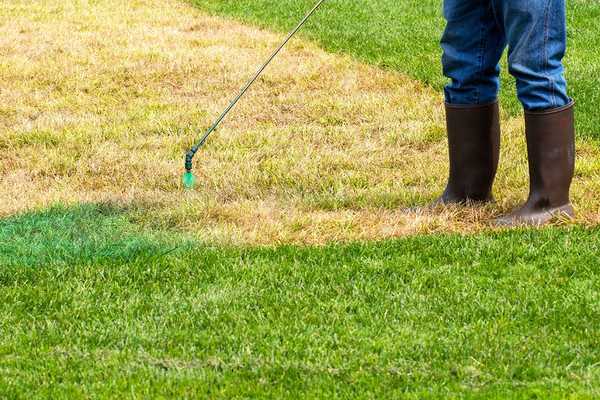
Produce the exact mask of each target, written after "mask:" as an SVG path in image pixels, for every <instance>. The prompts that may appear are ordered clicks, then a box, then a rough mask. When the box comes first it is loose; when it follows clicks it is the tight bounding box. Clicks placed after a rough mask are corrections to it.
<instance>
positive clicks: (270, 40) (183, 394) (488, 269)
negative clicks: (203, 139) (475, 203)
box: [0, 0, 600, 399]
mask: <svg viewBox="0 0 600 400" xmlns="http://www.w3.org/2000/svg"><path fill="white" fill-rule="evenodd" d="M243 3H246V5H247V8H246V11H247V13H246V14H245V19H244V21H246V22H248V21H249V22H252V24H246V23H241V22H240V21H235V20H232V19H231V18H230V17H231V16H236V17H238V18H241V14H240V12H241V10H242V9H241V8H239V7H238V6H236V4H243ZM376 3H377V2H372V3H367V4H366V6H365V7H367V8H361V7H359V6H358V3H353V2H348V4H344V3H341V2H338V3H337V4H336V2H331V3H329V4H328V5H327V8H326V9H324V13H322V14H320V16H319V17H318V18H321V19H317V20H316V21H314V23H312V24H311V25H310V26H309V27H308V28H309V29H308V30H307V31H306V32H305V33H304V35H303V38H300V39H298V40H294V41H293V43H290V46H289V47H288V48H287V49H286V51H285V52H283V53H282V54H281V57H279V58H278V59H277V61H276V62H275V63H274V64H273V65H272V66H271V67H270V68H269V70H268V71H267V74H266V75H265V76H264V77H263V78H262V79H261V80H260V81H259V82H258V84H257V86H256V87H255V88H253V90H252V92H251V93H250V95H249V97H248V98H246V99H245V100H244V101H243V102H242V103H241V104H240V105H239V107H238V108H236V112H235V113H234V114H233V115H231V117H230V118H228V119H227V120H226V122H225V124H224V125H223V127H222V129H220V130H219V131H218V132H217V133H216V134H215V136H214V137H213V138H212V139H211V140H210V142H209V144H208V147H207V148H206V149H205V150H204V151H202V152H201V153H200V154H199V155H198V158H197V161H196V165H195V167H196V171H197V172H198V174H199V177H200V183H199V185H198V188H197V189H196V190H195V191H187V192H185V191H183V190H182V188H181V184H180V174H181V172H182V168H183V154H184V151H185V149H186V147H187V146H189V144H190V143H191V142H192V141H193V139H194V138H195V136H196V135H198V134H199V133H200V132H201V131H202V129H203V128H204V127H206V126H207V124H209V123H210V121H211V119H212V118H213V117H214V116H215V114H217V113H218V111H219V110H220V109H221V108H222V107H223V106H224V105H225V104H226V102H227V100H229V97H230V95H231V93H233V92H234V91H235V90H236V89H237V88H239V86H240V85H241V84H242V83H243V81H244V80H245V78H246V77H247V76H248V75H249V74H250V73H251V72H253V70H254V68H255V65H257V64H258V63H259V62H260V61H261V59H262V58H264V56H265V55H266V54H268V53H269V51H270V50H271V49H272V48H273V47H274V46H275V45H276V44H277V43H278V41H280V39H281V34H280V33H273V32H271V31H269V30H266V29H259V28H257V27H256V26H253V24H260V25H261V26H262V27H265V28H267V27H268V28H270V29H274V30H284V27H285V28H287V27H288V25H289V24H290V22H291V21H292V20H293V19H295V18H296V16H297V14H299V13H300V14H301V13H302V10H303V9H304V8H305V7H306V5H307V2H304V1H298V2H287V0H282V1H280V2H277V5H278V6H277V7H275V8H269V7H264V5H265V4H266V3H264V2H262V1H261V0H256V1H253V2H222V1H221V2H219V1H215V2H211V3H204V5H205V6H210V7H212V8H211V9H210V12H211V13H212V15H211V14H208V13H207V11H206V9H205V10H202V8H200V9H199V8H197V7H193V6H192V5H191V4H190V3H189V2H186V1H183V0H181V1H180V0H146V1H144V2H128V3H124V2H122V1H121V0H98V1H94V2H88V1H79V0H76V1H71V2H64V1H62V0H43V1H42V0H36V1H29V0H27V1H25V0H16V1H11V2H3V3H0V81H1V82H2V88H0V309H1V311H0V398H23V399H31V398H53V399H54V398H69V399H70V398H115V397H116V398H156V397H158V398H160V397H162V398H401V397H405V398H414V399H421V398H459V397H461V398H523V399H525V398H528V399H529V398H557V399H559V398H560V399H562V398H566V397H572V398H598V397H600V392H599V389H598V384H597V383H598V382H599V380H600V350H599V349H600V346H598V344H599V343H600V336H599V332H600V331H598V329H596V327H597V326H600V308H599V307H598V304H600V302H599V300H600V299H599V297H598V293H600V291H599V289H600V270H599V269H598V265H599V264H600V262H599V261H600V260H599V258H600V249H599V246H600V241H599V236H600V231H599V230H598V228H597V227H596V226H597V224H598V221H599V219H600V214H599V213H598V210H599V209H600V199H599V198H598V196H597V193H598V192H599V190H600V175H599V174H598V170H599V169H598V168H599V166H600V149H599V148H598V147H597V145H596V144H595V142H594V141H593V140H592V139H590V138H591V137H592V136H594V135H593V131H591V130H588V131H587V132H588V133H589V134H588V133H586V134H584V135H583V136H587V138H583V137H582V138H580V139H579V142H578V166H577V176H576V180H575V185H574V189H573V197H574V201H575V204H576V206H577V208H578V212H579V214H578V217H577V220H576V221H575V223H574V224H568V225H566V226H560V225H558V224H557V225H556V226H551V227H549V228H545V229H540V230H515V231H497V230H493V229H491V228H490V227H489V226H488V225H487V223H486V221H487V220H489V218H491V217H493V216H494V215H497V214H499V213H501V212H503V211H505V210H507V209H508V208H510V207H513V206H514V205H515V204H517V203H518V202H520V201H522V200H523V198H524V196H525V195H526V190H527V184H526V183H527V170H526V159H525V156H524V143H523V125H522V121H521V119H520V118H519V116H518V115H515V114H514V113H513V112H512V111H511V108H510V102H508V103H506V104H508V107H507V108H506V109H505V111H506V112H505V113H504V114H503V124H504V127H505V132H504V136H503V140H504V142H503V153H502V165H501V169H500V171H499V176H498V183H497V185H496V187H495V194H496V197H497V198H498V203H496V204H493V205H490V206H487V207H481V208H474V209H461V208H446V209H439V210H428V211H415V210H414V209H411V208H410V207H413V206H418V205H422V204H426V203H427V202H429V201H431V200H432V199H433V198H435V196H437V195H438V194H439V193H440V191H441V190H442V188H443V184H444V178H445V176H446V168H447V166H446V163H447V161H446V157H447V153H446V151H447V150H446V144H445V137H444V121H443V110H442V106H441V101H442V98H441V95H440V93H439V87H440V85H441V82H442V81H441V78H440V77H439V76H438V75H436V74H437V73H436V68H437V67H435V65H437V53H436V52H437V47H436V46H437V45H436V44H435V41H436V40H437V39H436V35H437V33H438V32H439V29H440V22H441V21H440V19H439V15H437V7H438V6H437V5H435V3H428V2H422V3H418V4H417V3H416V2H415V3H414V5H413V7H412V8H410V7H406V8H404V10H410V9H413V10H415V9H416V8H415V7H421V6H422V8H420V9H419V10H420V13H422V14H423V15H427V16H428V17H427V18H425V19H423V21H421V22H418V21H417V19H415V18H408V17H407V21H411V22H410V23H412V25H410V24H409V23H408V22H407V24H408V25H407V24H400V25H401V26H402V27H401V28H397V29H402V30H405V31H406V32H412V33H413V34H414V35H420V36H419V38H420V39H419V40H408V39H406V36H397V38H396V39H395V40H396V44H395V45H390V47H388V48H386V50H384V51H380V50H379V49H381V48H382V46H383V45H384V44H387V43H388V42H389V41H388V40H385V36H382V35H384V34H383V33H382V32H384V31H386V30H387V29H388V28H387V27H388V25H386V24H385V21H386V19H387V18H392V17H391V16H388V15H387V14H388V13H393V12H397V11H394V10H396V8H394V7H392V6H393V4H396V3H392V2H387V3H385V2H381V4H382V7H376V6H375V4H376ZM386 4H387V6H385V5H386ZM592 4H593V3H591V2H571V5H570V7H571V13H570V18H576V19H578V20H580V21H582V22H581V23H580V24H579V25H578V26H579V28H578V29H581V30H580V32H582V33H581V34H584V35H587V34H588V33H586V32H588V31H589V27H588V28H586V27H585V26H586V25H585V24H586V23H590V21H591V20H590V19H589V16H590V15H593V12H594V11H595V10H596V8H595V7H596V6H593V5H592ZM200 5H201V6H202V4H200ZM271 6H273V5H272V4H271ZM286 6H289V7H286ZM279 7H280V8H279ZM345 7H348V9H349V10H351V9H354V12H355V13H356V14H357V15H362V16H363V17H362V18H360V19H353V21H354V22H353V23H352V24H350V23H347V25H348V26H347V29H346V30H345V32H347V35H349V36H339V37H338V36H336V35H334V34H333V33H331V32H329V33H327V32H324V31H320V30H319V29H317V27H319V26H324V25H323V24H322V23H320V22H319V21H323V20H322V18H330V19H331V21H332V22H331V23H330V24H329V25H328V26H331V27H332V29H333V28H335V27H336V26H337V28H335V29H338V30H339V29H341V26H342V24H341V22H339V21H343V20H344V14H343V13H344V12H346V11H343V10H344V9H345ZM369 9H372V10H375V9H377V10H379V12H381V10H384V11H385V12H384V13H383V14H382V19H379V21H380V24H379V25H377V24H375V25H373V24H368V26H369V29H371V31H370V33H369V34H368V35H367V36H365V37H361V36H360V35H362V34H363V33H361V32H364V29H365V28H364V27H365V26H367V25H366V19H367V18H372V17H371V14H369V13H367V11H368V10H369ZM277 10H279V11H277ZM214 14H218V15H214ZM429 16H431V18H429ZM346 20H347V21H349V20H350V19H347V18H346ZM335 21H338V22H335ZM360 21H362V22H360ZM419 23H425V24H430V25H417V24H419ZM361 24H362V25H361ZM353 32H354V33H353ZM327 35H331V36H336V37H338V39H337V40H338V41H337V42H334V41H329V40H326V38H327V37H328V36H327ZM352 35H354V36H352ZM356 35H358V36H356ZM577 35H579V33H576V36H577ZM367 37H368V38H367ZM353 38H354V39H353ZM403 38H404V39H403ZM363 39H364V40H363ZM367 39H368V40H367ZM579 40H581V39H579ZM593 40H595V39H593V38H591V37H590V39H589V41H588V42H589V43H590V45H589V48H592V49H593V48H594V44H593V43H594V42H592V41H593ZM358 43H360V46H359V45H358ZM579 43H582V42H581V41H580V42H579ZM392 44H393V43H392ZM394 46H396V47H394ZM397 46H401V47H402V46H403V47H406V48H407V49H408V48H411V49H414V48H415V47H418V46H422V49H421V50H422V55H423V56H422V57H424V58H423V59H421V61H419V60H418V59H414V58H405V59H402V57H401V56H398V55H397V54H399V52H397V50H394V49H397V48H398V47H397ZM322 47H325V49H326V50H323V48H322ZM383 47H385V46H383ZM575 47H576V46H575ZM581 47H585V46H583V45H581ZM596 48H597V47H596ZM375 49H378V50H375ZM581 51H582V54H583V53H585V52H584V51H583V50H581ZM394 53H396V55H394ZM588 53H589V51H588ZM590 54H591V53H590ZM375 57H381V59H379V60H378V59H376V58H375ZM427 57H430V58H429V60H428V61H427ZM418 62H422V63H423V66H424V67H425V68H423V69H420V70H419V72H418V73H422V75H415V73H410V72H411V71H410V68H409V66H410V63H418ZM599 65H600V64H599V62H598V60H597V59H591V58H590V62H589V64H588V65H587V66H586V68H588V69H589V71H598V68H599ZM382 67H385V68H382ZM427 71H429V72H427ZM582 77H583V75H582ZM594 79H596V78H595V76H593V75H591V74H590V75H589V76H588V77H587V81H586V80H585V79H583V78H582V80H581V87H582V88H583V89H577V87H574V90H575V91H578V93H580V95H579V97H580V98H581V97H582V96H584V94H585V93H587V92H586V90H587V89H585V88H588V87H589V88H593V87H596V86H597V85H595V84H594ZM594 95H597V92H594V91H591V90H590V91H589V96H594ZM586 96H587V95H586ZM504 99H505V100H507V99H508V98H507V97H505V98H504ZM584 103H585V102H584ZM582 107H583V112H582V114H583V115H584V118H582V120H583V121H584V122H583V124H584V132H585V124H588V122H585V121H587V120H591V119H593V116H591V114H589V113H588V112H587V111H585V107H586V105H585V104H584V105H583V106H582Z"/></svg>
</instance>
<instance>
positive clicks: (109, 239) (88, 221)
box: [0, 204, 187, 267]
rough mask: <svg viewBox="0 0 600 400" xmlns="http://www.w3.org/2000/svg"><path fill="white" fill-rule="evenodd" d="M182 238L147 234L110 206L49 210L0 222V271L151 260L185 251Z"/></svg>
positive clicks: (122, 209) (124, 212)
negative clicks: (12, 268) (17, 267)
mask: <svg viewBox="0 0 600 400" xmlns="http://www.w3.org/2000/svg"><path fill="white" fill-rule="evenodd" d="M186 243H187V242H186V240H185V238H184V237H182V236H181V235H177V234H169V235H167V233H166V232H158V231H149V230H147V229H143V228H142V227H140V226H138V225H136V224H135V223H133V222H132V221H131V219H130V215H129V210H128V209H127V208H125V207H120V206H116V205H113V204H83V205H77V206H72V207H65V206H59V205H58V206H53V207H51V208H49V209H47V210H43V211H37V212H29V213H25V214H21V215H16V216H12V217H9V218H6V219H2V220H0V265H2V266H29V267H40V266H46V267H49V266H66V265H80V264H86V265H90V264H105V263H107V262H110V263H125V262H127V261H131V260H134V259H140V258H142V259H143V258H147V259H149V260H150V259H153V258H155V257H160V256H161V254H167V253H169V252H171V251H174V250H176V249H178V248H180V247H182V246H185V245H186Z"/></svg>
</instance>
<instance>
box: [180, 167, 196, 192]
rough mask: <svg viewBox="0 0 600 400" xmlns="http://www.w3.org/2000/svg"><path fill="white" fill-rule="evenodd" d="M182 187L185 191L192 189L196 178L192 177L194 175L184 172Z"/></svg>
mask: <svg viewBox="0 0 600 400" xmlns="http://www.w3.org/2000/svg"><path fill="white" fill-rule="evenodd" d="M182 181H183V187H185V188H186V189H192V188H193V187H194V184H195V183H196V177H195V176H194V174H193V173H192V172H190V171H186V172H185V173H184V174H183V179H182Z"/></svg>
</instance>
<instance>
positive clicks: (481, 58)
mask: <svg viewBox="0 0 600 400" xmlns="http://www.w3.org/2000/svg"><path fill="white" fill-rule="evenodd" d="M481 9H482V10H483V11H482V15H481V17H480V21H479V22H480V23H481V28H480V30H479V34H480V40H479V60H478V61H479V65H478V73H479V75H482V74H483V64H484V57H485V47H486V42H487V35H486V34H485V24H484V23H483V18H484V16H485V15H483V12H485V9H484V8H483V7H482V8H481ZM480 92H481V90H480V89H479V88H477V90H476V91H475V93H476V98H475V104H479V102H480V101H481V93H480Z"/></svg>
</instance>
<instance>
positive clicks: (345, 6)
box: [192, 0, 600, 139]
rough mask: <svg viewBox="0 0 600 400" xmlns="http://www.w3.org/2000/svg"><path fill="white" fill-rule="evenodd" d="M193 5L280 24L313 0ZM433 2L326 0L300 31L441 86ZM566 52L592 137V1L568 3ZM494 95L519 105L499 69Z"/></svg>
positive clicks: (598, 11)
mask: <svg viewBox="0 0 600 400" xmlns="http://www.w3.org/2000/svg"><path fill="white" fill-rule="evenodd" d="M192 2H193V3H194V4H196V5H198V6H199V7H201V8H203V9H205V10H208V11H211V12H214V13H218V14H224V15H227V16H233V17H236V18H239V19H241V20H243V21H249V22H252V23H254V24H257V25H259V26H262V27H267V28H274V29H277V30H280V31H285V30H288V29H289V28H290V27H291V26H293V25H294V24H295V23H296V22H297V20H298V19H299V18H300V16H301V15H303V13H304V12H305V11H306V10H307V9H308V8H309V7H310V6H311V5H312V4H313V3H314V0H278V1H271V0H192ZM441 3H442V2H441V0H370V1H345V0H329V1H328V2H327V3H326V4H325V5H324V7H323V9H322V10H321V11H319V13H318V14H317V15H316V16H315V18H314V20H313V21H312V22H311V23H310V24H309V25H307V27H306V30H305V31H304V33H303V34H304V35H305V36H307V37H309V38H311V39H313V40H316V41H317V42H319V43H320V44H321V45H322V46H323V47H324V48H326V49H328V50H330V51H334V52H345V53H349V54H351V55H353V56H355V57H357V58H359V59H361V60H364V61H367V62H370V63H374V64H377V65H380V66H384V67H388V68H393V69H397V70H400V71H402V72H405V73H408V74H410V75H411V76H413V77H415V78H417V79H420V80H422V81H424V82H427V83H429V84H431V85H433V86H434V87H436V88H439V89H441V87H442V86H443V84H444V78H443V76H442V73H441V65H440V60H439V59H440V53H441V50H440V46H439V38H440V35H441V32H442V30H443V26H444V21H443V18H442V12H441V9H442V5H441ZM568 4H569V29H570V31H569V45H570V47H569V53H568V58H567V60H566V66H567V75H568V79H569V83H570V85H571V95H572V96H573V97H574V98H575V99H576V100H577V102H578V110H579V121H578V122H579V131H580V133H581V134H582V136H585V137H588V138H594V139H600V127H599V126H600V113H599V112H598V104H600V90H599V89H598V88H600V58H598V56H597V52H598V51H599V49H600V35H598V20H600V3H599V2H597V1H594V0H573V1H569V2H568ZM504 82H505V84H504V87H503V90H502V99H503V103H504V105H505V107H506V108H507V109H508V110H510V111H511V112H513V113H516V112H517V111H518V110H519V105H518V102H517V101H516V96H515V94H514V92H515V89H514V80H513V79H512V78H509V77H508V76H507V74H506V73H505V76H504Z"/></svg>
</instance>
